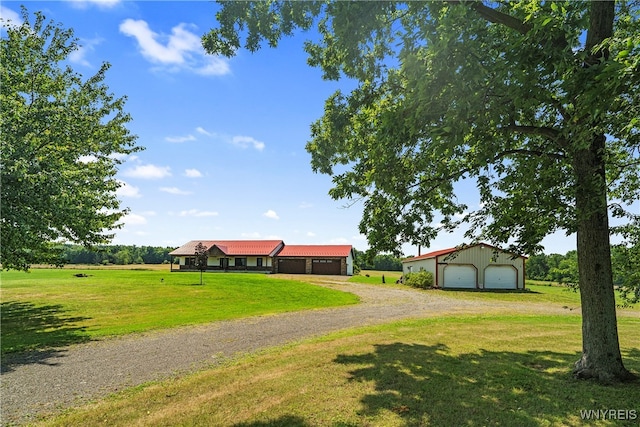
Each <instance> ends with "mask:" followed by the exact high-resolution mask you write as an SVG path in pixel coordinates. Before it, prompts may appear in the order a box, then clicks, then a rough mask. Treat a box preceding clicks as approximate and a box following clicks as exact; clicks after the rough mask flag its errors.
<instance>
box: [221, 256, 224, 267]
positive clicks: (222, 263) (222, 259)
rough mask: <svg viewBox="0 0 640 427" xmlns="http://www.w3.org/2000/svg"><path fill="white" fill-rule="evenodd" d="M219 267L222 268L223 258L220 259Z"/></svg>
mask: <svg viewBox="0 0 640 427" xmlns="http://www.w3.org/2000/svg"><path fill="white" fill-rule="evenodd" d="M220 267H222V268H224V258H220Z"/></svg>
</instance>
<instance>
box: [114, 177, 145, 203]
mask: <svg viewBox="0 0 640 427" xmlns="http://www.w3.org/2000/svg"><path fill="white" fill-rule="evenodd" d="M118 182H119V183H120V188H118V189H117V190H116V195H118V196H120V197H133V198H136V199H137V198H140V197H142V194H140V189H139V188H138V187H134V186H133V185H131V184H128V183H127V182H125V181H122V180H118Z"/></svg>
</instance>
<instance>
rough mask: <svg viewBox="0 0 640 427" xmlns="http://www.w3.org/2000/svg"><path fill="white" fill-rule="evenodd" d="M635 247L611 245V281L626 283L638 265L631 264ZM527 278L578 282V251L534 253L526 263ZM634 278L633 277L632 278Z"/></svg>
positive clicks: (635, 250) (618, 283)
mask: <svg viewBox="0 0 640 427" xmlns="http://www.w3.org/2000/svg"><path fill="white" fill-rule="evenodd" d="M636 253H637V248H635V247H634V248H627V247H623V246H611V264H612V267H613V283H614V284H615V285H622V284H628V283H629V282H630V281H632V276H635V275H636V274H634V273H637V271H638V270H640V266H638V265H635V267H634V265H633V264H632V262H633V255H635V254H636ZM526 270H527V279H534V280H549V281H552V282H560V283H577V282H578V252H576V251H569V252H567V253H566V254H565V255H560V254H550V255H545V254H542V255H534V256H531V257H529V259H528V260H527V263H526ZM634 279H635V278H634Z"/></svg>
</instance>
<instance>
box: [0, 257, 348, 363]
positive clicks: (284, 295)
mask: <svg viewBox="0 0 640 427" xmlns="http://www.w3.org/2000/svg"><path fill="white" fill-rule="evenodd" d="M165 268H168V266H165ZM76 274H84V275H86V277H76V276H75V275H76ZM199 284H200V274H199V273H173V274H172V273H169V272H168V271H167V270H154V269H152V270H116V269H109V270H94V269H85V270H70V269H33V270H31V272H30V273H23V272H15V271H9V272H2V304H1V312H0V313H1V316H2V317H1V322H2V352H14V351H23V350H34V349H38V348H44V347H47V346H60V345H66V344H71V343H74V342H81V341H86V340H90V339H94V338H98V337H104V336H109V335H122V334H127V333H131V332H142V331H147V330H150V329H160V328H170V327H175V326H182V325H192V324H198V323H205V322H211V321H217V320H226V319H234V318H240V317H247V316H254V315H266V314H273V313H282V312H286V311H296V310H307V309H314V308H321V307H328V306H340V305H346V304H355V303H357V301H358V300H357V297H355V296H354V295H352V294H348V293H344V292H339V291H335V290H331V289H326V288H322V287H319V286H313V285H311V284H308V283H304V282H301V281H292V280H282V279H277V278H274V277H269V276H267V275H263V274H243V273H237V274H231V273H228V274H205V275H204V285H203V286H200V285H199Z"/></svg>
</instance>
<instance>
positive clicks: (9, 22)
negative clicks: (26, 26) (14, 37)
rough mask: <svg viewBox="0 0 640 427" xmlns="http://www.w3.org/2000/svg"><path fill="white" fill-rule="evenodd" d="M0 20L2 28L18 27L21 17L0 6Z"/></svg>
mask: <svg viewBox="0 0 640 427" xmlns="http://www.w3.org/2000/svg"><path fill="white" fill-rule="evenodd" d="M0 19H2V26H3V27H7V28H9V27H19V26H20V25H22V17H21V16H20V14H19V13H18V12H14V11H13V10H11V9H9V8H8V7H4V6H0Z"/></svg>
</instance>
